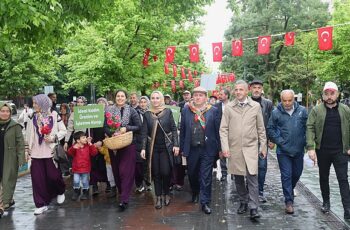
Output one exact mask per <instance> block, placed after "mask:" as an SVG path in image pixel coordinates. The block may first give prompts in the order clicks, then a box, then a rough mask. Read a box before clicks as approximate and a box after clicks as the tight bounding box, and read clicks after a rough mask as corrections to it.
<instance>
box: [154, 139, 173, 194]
mask: <svg viewBox="0 0 350 230" xmlns="http://www.w3.org/2000/svg"><path fill="white" fill-rule="evenodd" d="M152 175H153V180H154V191H155V194H156V196H161V195H169V192H170V188H169V187H170V178H171V167H170V159H169V154H168V152H167V149H166V146H165V145H164V146H163V147H155V148H154V150H153V156H152Z"/></svg>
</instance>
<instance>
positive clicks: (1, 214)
mask: <svg viewBox="0 0 350 230" xmlns="http://www.w3.org/2000/svg"><path fill="white" fill-rule="evenodd" d="M3 215H4V210H2V209H0V218H1V217H2V216H3Z"/></svg>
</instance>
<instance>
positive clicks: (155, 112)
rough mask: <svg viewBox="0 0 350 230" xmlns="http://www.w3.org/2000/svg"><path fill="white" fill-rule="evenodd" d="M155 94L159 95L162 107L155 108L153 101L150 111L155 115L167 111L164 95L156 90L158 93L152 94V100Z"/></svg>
mask: <svg viewBox="0 0 350 230" xmlns="http://www.w3.org/2000/svg"><path fill="white" fill-rule="evenodd" d="M155 93H157V94H159V97H160V105H159V106H157V107H155V106H153V105H152V101H151V109H150V111H151V112H152V113H154V114H157V113H160V112H162V111H163V110H164V109H165V102H164V95H163V94H162V92H160V91H157V90H156V91H153V92H152V93H151V98H152V95H153V94H155Z"/></svg>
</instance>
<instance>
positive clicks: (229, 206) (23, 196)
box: [0, 157, 350, 230]
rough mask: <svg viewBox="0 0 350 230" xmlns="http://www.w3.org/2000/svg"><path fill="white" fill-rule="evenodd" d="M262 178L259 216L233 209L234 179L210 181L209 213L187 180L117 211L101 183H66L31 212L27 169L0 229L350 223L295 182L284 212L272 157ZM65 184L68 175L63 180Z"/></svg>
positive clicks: (282, 226)
mask: <svg viewBox="0 0 350 230" xmlns="http://www.w3.org/2000/svg"><path fill="white" fill-rule="evenodd" d="M268 167H269V170H268V174H267V181H266V184H267V185H266V195H267V199H268V202H267V203H265V204H261V206H260V213H261V214H262V218H261V219H260V220H259V221H256V222H252V221H251V220H250V219H249V214H246V215H237V214H236V209H237V208H238V205H239V201H238V197H237V193H236V189H235V186H234V183H233V181H231V180H230V179H228V181H227V182H226V183H221V182H219V181H217V180H216V179H214V181H213V200H212V204H211V206H212V208H213V213H212V214H211V215H205V214H204V213H202V212H201V211H200V206H199V205H193V204H192V203H190V202H189V200H190V199H191V195H190V194H191V193H190V190H189V186H188V184H186V186H185V189H184V191H181V192H177V191H176V192H174V193H173V195H172V197H173V199H172V203H171V205H170V206H168V207H165V208H163V209H161V210H156V209H155V208H154V207H153V194H152V192H145V193H142V194H134V195H132V199H131V202H130V206H129V208H128V209H127V210H126V211H125V212H124V213H119V212H118V209H117V205H118V203H117V200H115V199H108V198H106V197H105V194H104V192H103V188H100V190H101V193H100V195H99V196H98V197H96V198H94V199H91V200H88V201H83V202H73V201H71V200H70V197H71V194H72V189H71V187H70V185H68V186H67V188H68V190H67V192H66V197H67V199H66V201H65V202H64V204H63V205H60V206H58V205H57V204H55V202H53V204H52V205H50V207H49V211H47V212H46V213H45V214H42V215H40V216H34V215H33V210H34V208H35V207H34V204H33V200H32V188H31V180H30V175H26V176H24V177H21V178H19V180H18V184H17V190H16V193H15V201H16V207H15V208H13V209H11V210H10V211H8V212H6V213H5V216H4V217H3V218H2V219H0V230H8V229H19V230H24V229H26V230H30V229H45V230H56V229H57V230H58V229H64V230H66V229H79V230H85V229H86V230H88V229H153V230H155V229H200V230H205V229H220V230H221V229H223V230H224V229H230V230H231V229H302V230H304V229H350V228H349V227H347V226H346V225H345V224H344V222H342V221H341V220H340V219H339V218H338V217H337V216H336V215H334V214H333V213H331V214H329V215H324V214H322V213H321V212H320V211H319V208H320V205H321V203H320V202H319V200H318V199H317V198H316V197H315V196H314V195H313V194H312V193H311V192H310V191H309V190H308V189H307V188H306V187H305V186H304V185H303V184H301V183H300V184H298V187H297V190H298V194H299V195H298V196H297V197H296V199H295V214H294V215H286V214H284V203H283V194H282V188H281V185H280V174H279V170H278V167H277V162H276V160H275V159H274V158H273V157H270V159H269V166H268ZM67 183H68V184H69V183H70V181H69V180H68V181H67Z"/></svg>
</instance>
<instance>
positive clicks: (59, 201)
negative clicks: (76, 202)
mask: <svg viewBox="0 0 350 230" xmlns="http://www.w3.org/2000/svg"><path fill="white" fill-rule="evenodd" d="M65 199H66V197H65V195H64V193H63V194H62V195H58V196H57V204H63V202H64V200H65Z"/></svg>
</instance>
